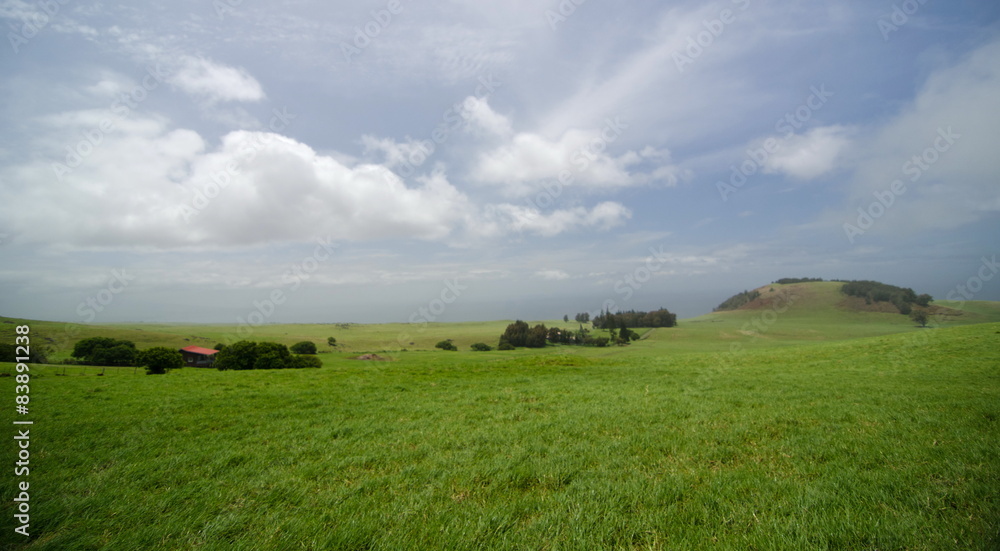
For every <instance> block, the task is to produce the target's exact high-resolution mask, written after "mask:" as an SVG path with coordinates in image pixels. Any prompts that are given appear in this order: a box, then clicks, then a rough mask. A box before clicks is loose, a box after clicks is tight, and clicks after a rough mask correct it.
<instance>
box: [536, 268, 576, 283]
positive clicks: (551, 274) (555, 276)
mask: <svg viewBox="0 0 1000 551" xmlns="http://www.w3.org/2000/svg"><path fill="white" fill-rule="evenodd" d="M535 277H536V278H538V279H544V280H546V281H564V280H567V279H569V277H570V276H569V274H567V273H566V272H564V271H562V270H539V271H537V272H535Z"/></svg>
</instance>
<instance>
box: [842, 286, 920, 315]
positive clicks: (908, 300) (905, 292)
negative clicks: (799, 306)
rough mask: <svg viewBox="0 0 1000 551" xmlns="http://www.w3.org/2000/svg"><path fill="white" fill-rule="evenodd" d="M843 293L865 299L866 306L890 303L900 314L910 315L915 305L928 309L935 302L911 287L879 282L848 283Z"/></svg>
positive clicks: (843, 288)
mask: <svg viewBox="0 0 1000 551" xmlns="http://www.w3.org/2000/svg"><path fill="white" fill-rule="evenodd" d="M841 291H842V292H843V293H844V294H845V295H848V296H852V297H860V298H863V299H865V303H866V304H872V303H875V302H890V303H892V304H893V305H894V306H895V307H896V308H897V309H899V313H900V314H904V315H909V314H910V312H911V311H912V310H913V305H914V304H916V305H918V306H923V307H927V306H928V305H930V303H931V301H932V300H934V298H933V297H931V296H930V295H928V294H922V295H918V294H917V293H915V292H914V291H913V289H910V288H909V287H897V286H895V285H889V284H887V283H881V282H878V281H868V280H861V281H848V282H847V283H845V284H844V286H843V287H842V288H841Z"/></svg>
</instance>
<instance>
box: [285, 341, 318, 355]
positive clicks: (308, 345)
mask: <svg viewBox="0 0 1000 551" xmlns="http://www.w3.org/2000/svg"><path fill="white" fill-rule="evenodd" d="M289 349H290V350H291V351H292V352H293V353H295V354H315V353H316V343H314V342H312V341H302V342H297V343H295V344H293V345H292V346H290V347H289Z"/></svg>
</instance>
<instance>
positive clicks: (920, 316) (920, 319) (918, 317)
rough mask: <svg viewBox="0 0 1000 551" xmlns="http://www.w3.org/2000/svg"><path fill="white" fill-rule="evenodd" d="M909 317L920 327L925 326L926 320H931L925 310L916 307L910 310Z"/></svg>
mask: <svg viewBox="0 0 1000 551" xmlns="http://www.w3.org/2000/svg"><path fill="white" fill-rule="evenodd" d="M910 319H912V320H913V321H915V322H917V323H919V324H920V327H927V322H929V321H930V320H931V316H930V314H929V313H928V312H927V310H924V309H922V308H916V309H914V310H913V311H912V312H910Z"/></svg>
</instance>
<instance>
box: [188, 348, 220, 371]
mask: <svg viewBox="0 0 1000 551" xmlns="http://www.w3.org/2000/svg"><path fill="white" fill-rule="evenodd" d="M180 352H181V356H183V357H184V365H186V366H187V367H212V364H214V363H215V355H216V354H218V353H219V351H218V350H212V349H211V348H202V347H200V346H189V347H187V348H181V350H180Z"/></svg>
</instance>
